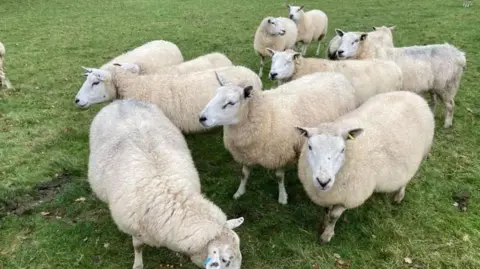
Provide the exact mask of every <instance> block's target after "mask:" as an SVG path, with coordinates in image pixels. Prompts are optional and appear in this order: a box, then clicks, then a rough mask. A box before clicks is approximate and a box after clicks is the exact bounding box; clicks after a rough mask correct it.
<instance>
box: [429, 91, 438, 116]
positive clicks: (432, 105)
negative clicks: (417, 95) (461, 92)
mask: <svg viewBox="0 0 480 269" xmlns="http://www.w3.org/2000/svg"><path fill="white" fill-rule="evenodd" d="M429 93H430V108H431V109H432V112H433V114H435V110H436V109H437V100H438V98H437V94H436V93H435V92H434V91H430V92H429Z"/></svg>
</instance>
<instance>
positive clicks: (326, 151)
mask: <svg viewBox="0 0 480 269" xmlns="http://www.w3.org/2000/svg"><path fill="white" fill-rule="evenodd" d="M434 128H435V121H434V118H433V114H432V112H431V110H430V109H429V107H428V104H427V103H426V102H425V100H424V99H423V98H422V97H420V96H419V95H417V94H414V93H411V92H404V91H397V92H389V93H383V94H379V95H376V96H374V97H372V98H370V99H369V100H368V101H367V102H365V103H364V104H363V105H362V106H360V107H359V108H357V109H356V110H354V111H351V112H350V113H348V114H346V115H343V116H341V117H339V118H338V119H336V120H335V121H333V122H329V123H323V124H320V125H319V126H318V127H316V128H304V127H303V128H297V129H298V130H299V131H300V133H301V134H302V135H304V136H306V137H308V139H307V141H306V143H304V146H303V149H302V153H301V155H300V158H299V161H298V177H299V178H300V181H301V182H302V184H303V187H304V189H305V191H306V193H307V195H308V196H309V197H310V199H311V200H312V201H313V202H314V203H315V204H317V205H319V206H324V207H328V210H327V212H326V214H325V219H324V231H323V233H322V234H321V236H320V238H319V239H320V240H321V241H322V242H329V241H330V240H331V238H332V237H333V235H334V233H335V232H334V230H335V223H336V221H337V220H338V219H339V218H340V216H341V215H342V213H343V212H344V211H345V210H346V209H351V208H356V207H358V206H360V205H362V204H363V203H364V202H365V201H366V200H367V199H368V198H369V197H370V196H371V195H372V194H373V193H374V192H386V193H391V192H395V198H394V201H395V202H397V203H400V202H401V201H402V200H403V198H404V196H405V187H406V185H407V184H408V182H409V181H410V180H411V179H412V177H413V176H414V175H415V173H416V171H417V170H418V168H419V166H420V164H421V163H422V160H423V159H424V158H425V157H426V156H427V155H428V153H429V151H430V147H431V145H432V141H433V135H434ZM319 235H320V231H319Z"/></svg>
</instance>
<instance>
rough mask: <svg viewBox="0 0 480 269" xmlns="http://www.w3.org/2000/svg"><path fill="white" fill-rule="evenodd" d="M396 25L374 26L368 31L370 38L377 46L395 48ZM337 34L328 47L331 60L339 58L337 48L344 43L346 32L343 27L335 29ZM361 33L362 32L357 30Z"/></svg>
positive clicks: (328, 55)
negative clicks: (394, 34)
mask: <svg viewBox="0 0 480 269" xmlns="http://www.w3.org/2000/svg"><path fill="white" fill-rule="evenodd" d="M395 27H396V25H393V26H379V27H376V26H373V31H371V32H368V38H369V39H371V40H373V41H372V42H373V43H375V44H376V45H377V46H380V47H383V48H393V34H392V31H393V30H394V29H395ZM335 33H336V35H335V36H334V37H333V38H332V40H330V42H329V43H328V47H327V57H328V58H329V59H330V60H338V55H337V50H338V48H339V47H340V44H341V43H342V36H343V35H344V34H345V32H344V31H342V30H341V29H335ZM355 33H361V32H355Z"/></svg>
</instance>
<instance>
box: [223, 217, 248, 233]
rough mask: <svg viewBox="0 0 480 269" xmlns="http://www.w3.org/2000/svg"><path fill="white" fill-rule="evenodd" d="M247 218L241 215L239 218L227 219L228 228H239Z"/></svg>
mask: <svg viewBox="0 0 480 269" xmlns="http://www.w3.org/2000/svg"><path fill="white" fill-rule="evenodd" d="M244 220H245V219H244V218H243V217H240V218H238V219H229V220H227V223H226V224H225V225H226V226H227V228H228V229H231V230H233V229H235V228H238V226H240V225H242V223H243V221H244Z"/></svg>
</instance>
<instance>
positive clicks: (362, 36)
mask: <svg viewBox="0 0 480 269" xmlns="http://www.w3.org/2000/svg"><path fill="white" fill-rule="evenodd" d="M367 36H368V34H367V33H365V34H362V35H361V36H360V40H361V41H363V40H365V39H367Z"/></svg>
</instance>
